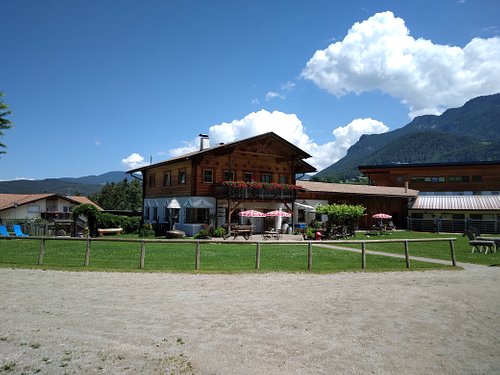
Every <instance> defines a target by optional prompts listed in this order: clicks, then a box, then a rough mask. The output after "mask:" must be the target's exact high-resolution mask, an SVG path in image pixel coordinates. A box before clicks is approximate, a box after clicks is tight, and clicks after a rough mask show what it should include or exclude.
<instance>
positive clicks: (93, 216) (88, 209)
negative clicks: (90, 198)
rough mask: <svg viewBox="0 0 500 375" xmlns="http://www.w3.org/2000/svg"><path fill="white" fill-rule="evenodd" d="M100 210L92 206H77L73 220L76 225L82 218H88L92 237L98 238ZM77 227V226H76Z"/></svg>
mask: <svg viewBox="0 0 500 375" xmlns="http://www.w3.org/2000/svg"><path fill="white" fill-rule="evenodd" d="M99 214H100V212H99V210H98V209H97V208H95V206H94V205H91V204H88V203H86V204H81V205H79V206H76V207H75V208H74V210H73V220H74V222H75V224H76V220H78V218H79V217H80V216H85V217H86V218H87V225H88V228H89V231H90V237H97V220H98V218H99ZM75 226H76V225H75Z"/></svg>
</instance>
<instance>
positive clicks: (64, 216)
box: [40, 211, 73, 220]
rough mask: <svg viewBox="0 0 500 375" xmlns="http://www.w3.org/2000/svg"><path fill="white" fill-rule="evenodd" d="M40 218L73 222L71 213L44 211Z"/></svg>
mask: <svg viewBox="0 0 500 375" xmlns="http://www.w3.org/2000/svg"><path fill="white" fill-rule="evenodd" d="M40 217H41V218H42V219H45V220H71V219H72V218H73V217H72V216H71V212H57V211H43V212H41V213H40Z"/></svg>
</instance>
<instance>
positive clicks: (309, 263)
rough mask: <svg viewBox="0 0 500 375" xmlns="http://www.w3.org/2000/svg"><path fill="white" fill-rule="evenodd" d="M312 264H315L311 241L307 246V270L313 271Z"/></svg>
mask: <svg viewBox="0 0 500 375" xmlns="http://www.w3.org/2000/svg"><path fill="white" fill-rule="evenodd" d="M312 262H313V252H312V241H309V243H308V244H307V270H308V271H311V270H312Z"/></svg>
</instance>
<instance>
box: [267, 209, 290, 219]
mask: <svg viewBox="0 0 500 375" xmlns="http://www.w3.org/2000/svg"><path fill="white" fill-rule="evenodd" d="M266 216H272V217H291V216H292V214H291V213H290V212H285V211H281V210H275V211H271V212H267V213H266Z"/></svg>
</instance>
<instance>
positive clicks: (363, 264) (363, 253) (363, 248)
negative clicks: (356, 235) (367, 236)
mask: <svg viewBox="0 0 500 375" xmlns="http://www.w3.org/2000/svg"><path fill="white" fill-rule="evenodd" d="M361 268H362V269H366V242H364V241H363V242H361Z"/></svg>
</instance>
